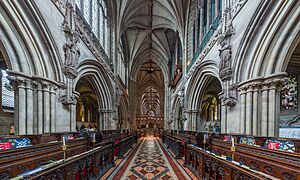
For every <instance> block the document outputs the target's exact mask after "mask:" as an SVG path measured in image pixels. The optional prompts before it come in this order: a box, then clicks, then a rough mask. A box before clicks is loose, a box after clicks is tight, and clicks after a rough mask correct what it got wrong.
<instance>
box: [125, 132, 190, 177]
mask: <svg viewBox="0 0 300 180" xmlns="http://www.w3.org/2000/svg"><path fill="white" fill-rule="evenodd" d="M165 153H166V151H164V150H162V148H161V145H160V144H159V142H158V140H157V139H156V138H155V137H153V136H148V137H146V138H144V140H143V142H142V144H141V145H140V147H139V149H138V150H137V152H136V153H135V155H134V157H133V158H132V160H131V162H130V163H129V165H128V167H127V169H126V170H125V172H124V174H123V176H122V178H121V179H130V180H134V179H143V180H144V179H182V178H184V179H189V177H186V176H184V175H183V173H182V172H181V170H179V168H178V166H177V165H175V163H174V161H173V160H172V159H171V157H170V156H169V155H168V154H165Z"/></svg>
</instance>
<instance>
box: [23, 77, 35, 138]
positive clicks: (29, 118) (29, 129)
mask: <svg viewBox="0 0 300 180" xmlns="http://www.w3.org/2000/svg"><path fill="white" fill-rule="evenodd" d="M32 83H33V82H32V81H31V80H26V100H27V102H26V106H27V108H26V134H34V121H33V109H34V107H33V85H34V84H32ZM24 108H25V107H24ZM24 125H25V124H24Z"/></svg>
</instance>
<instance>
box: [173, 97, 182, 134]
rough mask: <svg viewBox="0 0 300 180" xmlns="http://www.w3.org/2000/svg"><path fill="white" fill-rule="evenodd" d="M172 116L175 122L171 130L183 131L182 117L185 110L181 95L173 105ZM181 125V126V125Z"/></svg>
mask: <svg viewBox="0 0 300 180" xmlns="http://www.w3.org/2000/svg"><path fill="white" fill-rule="evenodd" d="M172 115H173V117H172V118H173V122H172V125H171V126H172V127H171V129H182V128H183V124H182V122H181V121H182V115H183V109H182V105H181V99H180V96H179V95H176V96H175V98H174V101H173V104H172ZM180 123H181V124H180Z"/></svg>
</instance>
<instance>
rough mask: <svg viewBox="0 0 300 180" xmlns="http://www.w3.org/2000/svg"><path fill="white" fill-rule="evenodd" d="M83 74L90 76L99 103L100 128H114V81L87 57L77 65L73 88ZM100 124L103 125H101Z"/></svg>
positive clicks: (95, 62) (102, 68) (96, 62)
mask: <svg viewBox="0 0 300 180" xmlns="http://www.w3.org/2000/svg"><path fill="white" fill-rule="evenodd" d="M84 76H90V77H91V80H92V82H93V85H94V90H95V94H96V96H97V101H98V104H99V113H100V119H99V124H100V127H99V128H100V129H114V128H115V124H114V122H113V115H114V113H115V112H114V106H113V97H114V95H113V92H114V89H113V84H112V81H114V80H113V79H112V78H111V77H109V75H108V74H107V73H106V72H105V70H104V67H103V66H102V65H101V64H100V63H99V62H98V61H96V60H92V59H87V60H84V61H82V62H81V63H80V64H79V67H78V76H77V78H76V79H75V80H74V85H73V88H74V90H75V87H76V84H77V83H78V81H79V79H81V78H82V77H84ZM101 124H102V125H103V126H102V127H101Z"/></svg>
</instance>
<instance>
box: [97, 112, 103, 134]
mask: <svg viewBox="0 0 300 180" xmlns="http://www.w3.org/2000/svg"><path fill="white" fill-rule="evenodd" d="M98 113H99V119H98V128H99V130H103V129H104V128H103V127H104V126H103V123H104V122H103V114H102V111H101V109H98Z"/></svg>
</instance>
